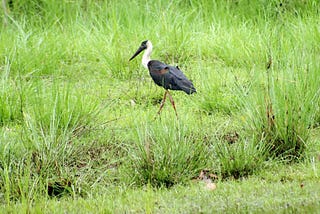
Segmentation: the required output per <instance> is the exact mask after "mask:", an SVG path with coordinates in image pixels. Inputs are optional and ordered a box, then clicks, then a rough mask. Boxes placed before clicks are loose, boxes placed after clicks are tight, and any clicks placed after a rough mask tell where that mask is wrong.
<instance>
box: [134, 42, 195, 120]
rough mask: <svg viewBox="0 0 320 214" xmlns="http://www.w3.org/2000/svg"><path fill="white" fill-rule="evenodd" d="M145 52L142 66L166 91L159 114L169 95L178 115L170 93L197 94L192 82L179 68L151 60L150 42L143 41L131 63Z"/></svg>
mask: <svg viewBox="0 0 320 214" xmlns="http://www.w3.org/2000/svg"><path fill="white" fill-rule="evenodd" d="M143 50H146V51H145V52H144V54H143V57H142V65H143V66H144V67H145V68H147V69H149V73H150V76H151V77H152V79H153V81H154V82H155V83H156V84H157V85H158V86H162V87H163V88H164V89H166V91H165V93H164V96H163V99H162V101H161V104H160V109H159V111H158V114H160V112H161V109H162V107H163V105H164V103H165V101H166V97H167V95H169V99H170V102H171V104H172V106H173V109H174V111H175V113H176V116H178V114H177V110H176V106H175V104H174V101H173V98H172V96H171V94H170V92H169V89H171V90H180V91H184V92H185V93H187V94H192V93H195V92H196V89H195V88H194V86H193V84H192V82H191V81H190V80H188V78H187V77H186V76H185V75H184V74H183V73H182V71H181V70H180V69H179V67H178V66H176V67H174V66H171V65H167V64H165V63H163V62H160V61H158V60H151V59H150V55H151V53H152V43H151V42H150V41H149V40H146V41H143V42H142V43H141V45H140V47H139V48H138V50H137V51H136V53H135V54H134V55H133V56H132V57H131V58H130V59H129V61H131V60H132V59H133V58H135V57H136V56H138V55H139V54H140V53H141V52H142V51H143Z"/></svg>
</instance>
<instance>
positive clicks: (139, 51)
mask: <svg viewBox="0 0 320 214" xmlns="http://www.w3.org/2000/svg"><path fill="white" fill-rule="evenodd" d="M144 49H146V48H145V47H143V46H140V47H139V49H138V50H137V51H136V53H135V54H133V56H132V57H131V58H130V59H129V61H131V60H132V59H133V58H135V57H136V56H138V55H139V53H141V51H143V50H144Z"/></svg>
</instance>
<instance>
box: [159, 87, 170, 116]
mask: <svg viewBox="0 0 320 214" xmlns="http://www.w3.org/2000/svg"><path fill="white" fill-rule="evenodd" d="M168 93H169V91H168V90H166V92H164V95H163V99H162V101H161V104H160V108H159V111H158V114H160V112H161V110H162V108H163V106H164V103H165V102H166V98H167V94H168Z"/></svg>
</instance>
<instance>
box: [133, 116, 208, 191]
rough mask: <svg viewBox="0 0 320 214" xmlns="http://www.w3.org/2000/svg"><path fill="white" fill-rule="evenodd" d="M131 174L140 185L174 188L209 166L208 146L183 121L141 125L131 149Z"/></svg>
mask: <svg viewBox="0 0 320 214" xmlns="http://www.w3.org/2000/svg"><path fill="white" fill-rule="evenodd" d="M129 155H130V167H131V168H132V170H130V173H133V174H134V175H135V176H134V179H133V182H135V183H136V184H138V185H141V184H147V183H150V184H151V185H152V186H156V187H161V186H165V187H171V186H173V185H174V184H178V183H185V182H186V181H188V180H190V179H191V178H192V177H195V176H196V175H197V174H198V173H199V171H200V170H201V169H203V168H205V166H206V162H207V149H206V146H205V144H203V142H201V141H198V140H197V139H194V138H193V135H192V134H190V133H189V131H188V128H187V127H186V126H184V125H182V124H180V123H176V122H173V124H170V120H168V121H165V122H163V121H157V122H156V123H155V124H146V125H145V126H144V128H141V127H139V128H137V143H135V148H133V149H132V151H130V154H129Z"/></svg>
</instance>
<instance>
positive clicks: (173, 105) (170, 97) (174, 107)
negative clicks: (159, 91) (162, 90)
mask: <svg viewBox="0 0 320 214" xmlns="http://www.w3.org/2000/svg"><path fill="white" fill-rule="evenodd" d="M168 95H169V99H170V102H171V104H172V107H173V109H174V111H175V113H176V116H177V117H178V113H177V109H176V105H175V104H174V100H173V98H172V96H171V94H170V92H169V91H168Z"/></svg>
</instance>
